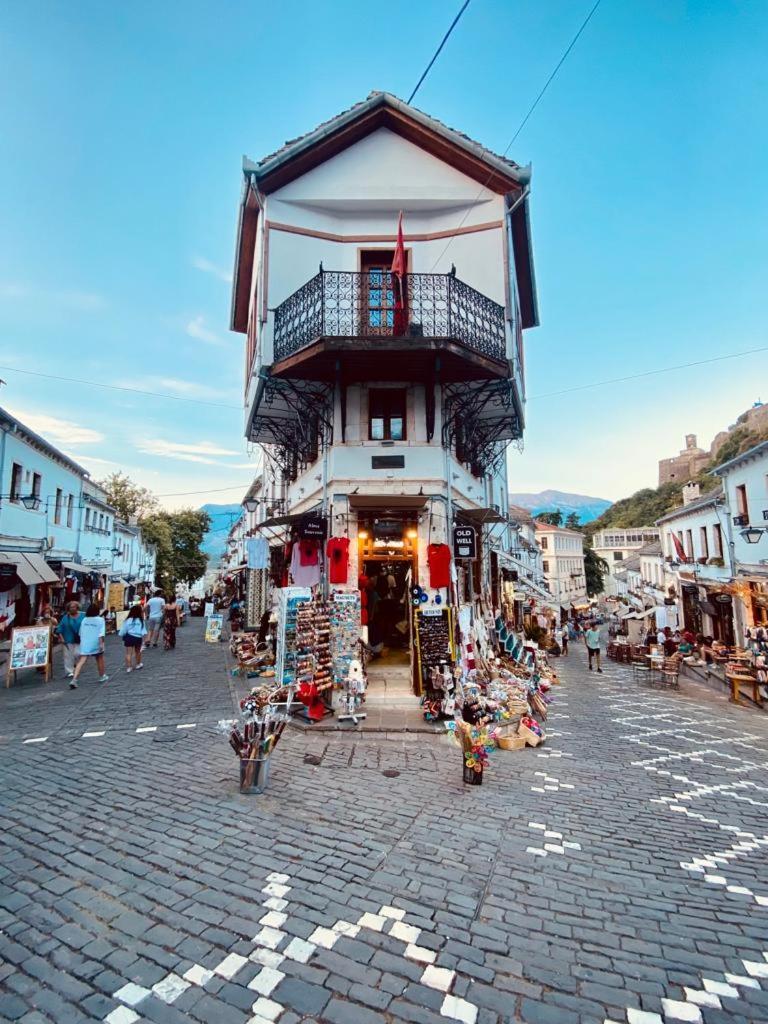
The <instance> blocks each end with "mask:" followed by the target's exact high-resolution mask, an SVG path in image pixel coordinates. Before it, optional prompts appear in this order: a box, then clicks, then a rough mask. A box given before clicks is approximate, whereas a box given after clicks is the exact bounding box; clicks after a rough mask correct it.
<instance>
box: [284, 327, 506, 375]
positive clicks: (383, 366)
mask: <svg viewBox="0 0 768 1024" xmlns="http://www.w3.org/2000/svg"><path fill="white" fill-rule="evenodd" d="M438 361H439V368H438ZM271 374H272V376H273V377H288V378H291V379H294V380H296V379H298V380H314V381H327V382H329V383H331V382H333V381H335V380H337V379H341V380H343V381H345V382H349V383H354V382H356V381H365V380H378V381H400V380H409V381H421V382H424V381H429V380H436V379H439V380H440V381H442V382H443V383H446V384H447V383H456V382H458V381H479V380H502V379H506V378H509V377H510V370H509V365H508V363H507V362H506V361H500V360H497V359H493V358H492V357H490V356H486V355H483V354H482V353H481V352H476V351H475V350H474V349H471V348H468V347H467V346H466V345H463V344H461V342H457V341H456V340H455V339H453V338H418V339H414V338H389V337H381V336H380V335H375V336H371V337H349V338H340V337H335V336H334V337H323V338H318V339H317V341H314V342H313V343H312V344H310V345H307V346H306V347H305V348H302V349H301V350H300V351H299V352H296V353H294V354H293V355H290V356H287V357H286V358H284V359H280V360H279V361H277V362H275V363H274V364H273V366H272V369H271Z"/></svg>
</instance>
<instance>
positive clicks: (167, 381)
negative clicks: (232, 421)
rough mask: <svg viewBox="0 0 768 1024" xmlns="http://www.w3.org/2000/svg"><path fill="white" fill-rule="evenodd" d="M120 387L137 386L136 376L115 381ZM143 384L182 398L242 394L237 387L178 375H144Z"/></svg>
mask: <svg viewBox="0 0 768 1024" xmlns="http://www.w3.org/2000/svg"><path fill="white" fill-rule="evenodd" d="M113 384H114V386H115V387H118V388H134V387H136V380H135V378H128V377H125V378H122V379H118V380H115V381H113ZM141 386H142V388H143V389H145V390H147V391H157V392H165V393H166V394H172V395H179V396H180V397H182V398H201V399H211V400H214V399H222V398H226V399H229V400H235V401H236V400H237V399H238V398H239V397H240V395H239V392H238V390H237V389H236V388H214V387H210V386H209V385H208V384H200V383H199V382H198V381H194V380H181V379H180V378H178V377H142V378H141Z"/></svg>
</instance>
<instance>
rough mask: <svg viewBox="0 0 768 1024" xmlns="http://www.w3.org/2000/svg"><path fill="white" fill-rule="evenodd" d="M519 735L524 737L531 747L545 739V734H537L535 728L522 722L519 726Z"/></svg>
mask: <svg viewBox="0 0 768 1024" xmlns="http://www.w3.org/2000/svg"><path fill="white" fill-rule="evenodd" d="M517 735H518V736H520V737H522V739H523V740H524V741H525V742H526V743H527V744H528V746H529V747H538V745H539V744H540V743H541V741H542V740H543V739H544V737H543V736H537V735H536V733H535V732H534V731H533V729H529V728H528V726H527V725H523V723H522V722H521V723H520V725H519V726H518V727H517Z"/></svg>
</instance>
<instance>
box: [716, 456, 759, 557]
mask: <svg viewBox="0 0 768 1024" xmlns="http://www.w3.org/2000/svg"><path fill="white" fill-rule="evenodd" d="M740 485H743V486H745V487H746V489H747V507H748V512H749V523H750V526H757V527H761V528H763V529H764V530H765V532H764V533H763V535H762V537H761V538H760V540H759V541H758V542H757V544H749V543H748V542H747V541H746V540H744V538H743V537H742V536H741V533H740V531H741V530H742V529H743V527H739V526H733V543H734V554H735V556H736V561H737V562H739V563H741V564H742V565H758V564H759V563H760V562H761V560H762V559H767V558H768V519H764V518H763V512H764V511H768V453H766V454H763V455H761V456H759V457H757V458H754V459H751V460H750V461H749V462H747V463H745V464H743V465H740V466H736V467H735V468H734V469H732V470H730V471H729V472H728V473H727V474H726V475H725V476H724V477H723V486H724V489H725V493H726V498H727V501H728V506H729V514H730V516H731V523H733V518H732V517H733V516H736V515H738V514H739V506H738V503H737V501H736V488H737V487H739V486H740ZM765 572H766V575H768V566H766V567H765Z"/></svg>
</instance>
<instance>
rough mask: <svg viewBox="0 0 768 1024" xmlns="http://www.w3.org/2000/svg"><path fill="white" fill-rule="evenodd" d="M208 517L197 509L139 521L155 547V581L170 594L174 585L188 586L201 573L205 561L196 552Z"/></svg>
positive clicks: (204, 556)
mask: <svg viewBox="0 0 768 1024" xmlns="http://www.w3.org/2000/svg"><path fill="white" fill-rule="evenodd" d="M210 525H211V517H210V516H209V515H208V513H207V512H203V511H201V510H199V509H192V508H186V509H181V510H180V511H178V512H164V511H163V512H156V513H154V514H153V515H150V516H147V517H146V518H145V519H142V521H141V529H142V532H143V534H144V536H145V537H147V539H148V540H149V541H150V542H151V543H153V544H156V545H157V571H156V573H155V581H156V582H157V584H158V586H160V587H162V589H163V590H166V591H169V592H172V591H174V590H175V588H176V584H177V583H187V584H192V583H194V582H195V580H198V579H200V577H201V576H202V575H203V574H204V573H205V570H206V568H207V565H208V559H207V556H206V555H205V552H203V551H202V550H201V549H200V545H201V544H202V541H203V538H204V537H205V534H206V532H207V531H208V529H209V528H210Z"/></svg>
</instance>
